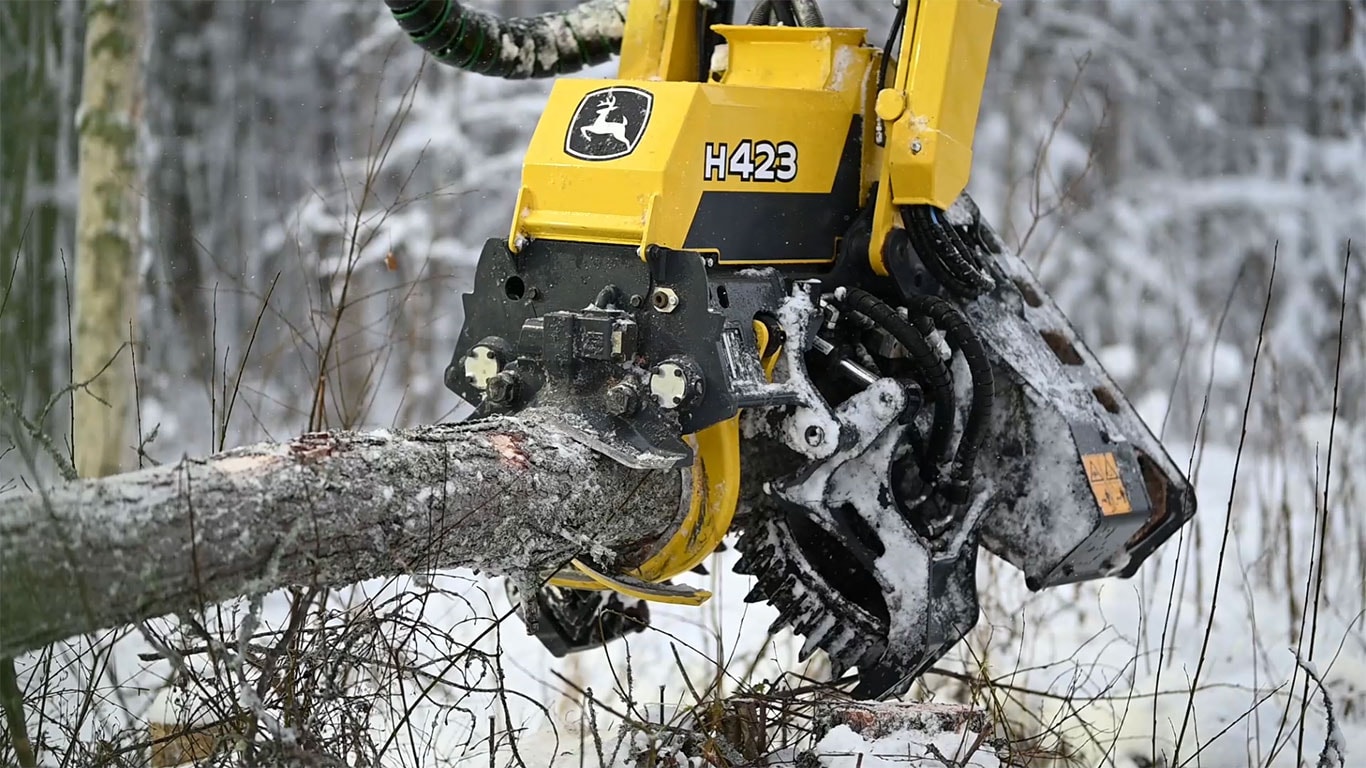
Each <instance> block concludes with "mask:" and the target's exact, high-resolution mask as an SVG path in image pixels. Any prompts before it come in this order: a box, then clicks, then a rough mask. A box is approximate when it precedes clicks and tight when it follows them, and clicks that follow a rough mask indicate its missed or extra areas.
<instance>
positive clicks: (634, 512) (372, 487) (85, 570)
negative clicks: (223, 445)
mask: <svg viewBox="0 0 1366 768" xmlns="http://www.w3.org/2000/svg"><path fill="white" fill-rule="evenodd" d="M680 483H681V479H680V473H679V472H677V471H673V470H670V471H641V470H633V469H629V468H626V467H624V466H621V465H619V464H617V463H615V462H614V461H612V460H610V459H607V458H605V457H603V456H601V455H600V454H597V453H595V452H594V451H593V450H591V449H590V448H588V447H587V446H585V445H583V444H580V443H578V442H575V441H574V440H573V439H571V438H569V437H568V436H566V435H564V434H563V433H561V432H559V431H558V430H556V429H555V428H553V427H552V426H550V425H548V424H546V423H545V422H543V421H541V420H539V419H537V418H536V417H535V416H526V417H521V418H499V419H492V420H486V421H480V422H471V423H464V424H447V425H437V426H430V427H422V428H417V429H411V430H403V431H399V432H393V433H390V432H368V433H357V432H333V433H314V434H307V435H304V436H302V437H300V438H297V439H295V440H293V441H290V442H288V443H283V444H274V443H263V444H259V445H254V446H249V447H244V448H239V449H235V450H231V451H227V452H225V453H221V454H218V455H216V456H213V457H210V458H208V459H203V460H189V459H187V460H184V461H181V462H179V463H177V464H174V465H166V466H160V467H155V468H151V469H145V470H140V471H137V472H131V473H128V474H124V475H117V476H113V477H108V478H104V479H99V480H83V481H79V482H76V483H72V484H69V485H66V486H64V487H59V488H56V489H52V490H49V491H45V492H43V493H34V494H30V495H28V496H22V497H13V498H9V499H6V500H4V501H0V564H3V565H0V571H3V578H2V579H0V655H17V654H19V653H24V652H26V651H29V650H33V649H35V648H39V647H41V646H43V645H45V644H48V643H51V642H54V641H58V640H61V639H63V638H66V637H70V636H73V635H76V634H81V633H85V632H90V631H94V630H96V629H99V628H102V627H107V626H112V625H117V624H122V623H129V622H133V621H137V620H139V619H146V618H151V617H156V616H162V615H167V614H170V613H175V612H180V611H189V610H195V609H198V608H199V607H201V606H203V605H206V604H211V603H214V602H219V601H223V600H227V599H231V598H233V597H237V596H240V595H248V594H256V593H261V592H266V591H270V590H274V589H278V588H281V587H284V586H286V585H300V584H316V585H343V584H349V583H353V582H356V581H361V580H364V579H369V578H376V577H386V576H392V575H396V574H404V573H415V572H416V573H420V572H423V571H427V570H429V569H434V568H457V567H469V568H476V569H481V570H487V571H492V572H497V573H525V572H528V571H537V572H539V571H542V570H543V569H547V568H554V567H557V566H560V565H563V564H564V563H566V562H567V561H568V559H569V558H571V557H574V556H578V555H580V554H583V553H588V554H590V555H592V556H593V557H594V559H595V560H596V561H597V562H598V563H599V564H602V565H617V566H619V567H629V566H631V565H635V564H639V563H640V562H641V561H643V560H644V559H645V558H646V557H648V556H649V555H650V554H651V553H652V551H653V548H654V545H655V544H656V543H662V542H661V541H660V537H661V536H664V535H668V534H670V533H671V532H672V530H673V529H674V527H675V526H676V525H677V523H678V521H679V520H680V518H681V512H680V501H681V500H682V493H683V487H682V486H681V485H680ZM614 559H615V560H616V561H617V562H616V563H612V560H614Z"/></svg>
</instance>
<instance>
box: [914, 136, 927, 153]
mask: <svg viewBox="0 0 1366 768" xmlns="http://www.w3.org/2000/svg"><path fill="white" fill-rule="evenodd" d="M924 148H925V147H924V146H923V145H921V143H920V139H916V140H914V141H912V142H911V154H913V155H918V154H920V150H922V149H924Z"/></svg>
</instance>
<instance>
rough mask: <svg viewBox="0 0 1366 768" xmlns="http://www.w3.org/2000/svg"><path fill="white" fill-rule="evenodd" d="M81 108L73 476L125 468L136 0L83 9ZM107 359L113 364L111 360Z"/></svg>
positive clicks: (142, 15) (133, 266)
mask: <svg viewBox="0 0 1366 768" xmlns="http://www.w3.org/2000/svg"><path fill="white" fill-rule="evenodd" d="M86 8H87V11H86V32H85V75H84V83H83V85H82V93H81V107H80V118H79V120H80V126H79V129H78V130H79V135H80V139H79V143H80V209H79V213H78V218H77V223H76V228H77V251H76V302H75V304H76V338H75V340H74V342H75V343H74V346H75V362H74V367H75V371H74V372H73V376H72V378H73V380H75V381H78V382H90V384H89V388H88V390H87V391H82V392H78V393H76V395H75V422H76V423H75V432H76V447H75V454H76V470H77V472H79V473H80V474H81V475H82V476H84V477H98V476H101V475H107V474H110V473H113V472H117V471H119V470H120V469H122V468H123V467H122V461H121V458H122V456H123V455H124V454H127V453H128V451H127V444H128V440H127V439H126V436H127V433H128V424H129V422H130V421H131V417H130V411H131V408H132V403H133V376H132V365H131V358H130V356H129V355H128V354H126V353H124V354H119V348H120V346H121V345H122V344H123V343H124V342H125V341H127V340H128V338H129V332H130V330H131V329H130V325H129V323H130V321H131V320H132V318H133V313H134V310H135V307H136V301H135V293H134V289H135V288H136V285H137V283H136V275H137V241H138V237H137V232H138V215H137V214H138V206H139V205H140V202H139V201H140V192H141V190H142V184H140V183H138V180H137V169H136V162H135V159H136V158H135V154H134V152H135V149H136V147H137V125H138V121H139V120H140V115H139V113H140V112H141V108H142V106H141V95H142V94H141V91H142V88H141V83H142V66H141V57H142V39H143V27H144V25H145V20H146V11H147V9H146V5H145V3H144V2H142V0H101V1H100V2H91V3H88V4H87V6H86ZM111 360H112V361H113V362H112V363H111V362H110V361H111Z"/></svg>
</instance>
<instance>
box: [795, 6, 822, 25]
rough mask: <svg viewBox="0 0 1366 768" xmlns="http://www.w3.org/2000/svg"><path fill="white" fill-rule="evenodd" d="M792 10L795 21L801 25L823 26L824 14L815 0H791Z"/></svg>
mask: <svg viewBox="0 0 1366 768" xmlns="http://www.w3.org/2000/svg"><path fill="white" fill-rule="evenodd" d="M793 10H794V11H795V12H796V14H797V23H798V24H800V25H802V26H803V27H823V26H825V16H824V15H823V14H822V13H821V7H820V5H819V4H818V3H817V0H793Z"/></svg>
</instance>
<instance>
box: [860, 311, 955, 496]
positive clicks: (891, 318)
mask: <svg viewBox="0 0 1366 768" xmlns="http://www.w3.org/2000/svg"><path fill="white" fill-rule="evenodd" d="M844 301H845V303H846V305H847V306H848V308H849V309H852V310H854V311H855V312H859V313H861V314H863V315H864V316H865V317H867V318H868V319H869V320H872V321H873V322H874V323H877V324H878V325H879V326H881V327H882V328H884V329H886V331H887V332H888V333H890V334H892V338H894V339H896V340H897V341H899V342H901V346H903V347H905V348H906V352H907V354H909V355H910V358H911V364H912V365H913V366H914V367H915V369H916V370H917V371H918V372H919V373H920V375H921V378H922V381H921V382H920V384H921V386H923V387H924V388H925V390H926V391H927V392H928V393H929V395H930V397H931V399H933V400H934V421H933V424H932V426H931V427H930V439H929V446H928V449H927V451H926V460H925V462H924V463H922V464H921V466H920V476H921V479H923V480H924V481H925V482H927V483H931V484H933V483H936V482H938V479H939V478H938V465H939V462H940V461H942V460H943V459H945V458H947V454H948V448H949V438H950V437H951V436H952V431H953V416H954V403H953V381H952V380H951V379H950V378H949V369H948V367H946V366H945V365H944V361H943V360H940V359H939V355H937V354H935V351H934V348H933V347H931V346H930V342H929V340H928V339H926V338H925V336H924V335H923V334H921V332H920V330H919V329H918V328H916V327H915V326H914V325H912V324H911V323H910V322H909V321H907V320H906V319H904V318H902V317H901V315H899V314H897V312H896V310H895V309H892V308H891V306H889V305H888V304H887V303H886V302H885V301H883V300H882V299H879V298H878V297H876V296H874V295H873V294H871V293H869V292H867V291H865V290H863V289H862V288H845V289H844Z"/></svg>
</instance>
